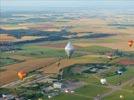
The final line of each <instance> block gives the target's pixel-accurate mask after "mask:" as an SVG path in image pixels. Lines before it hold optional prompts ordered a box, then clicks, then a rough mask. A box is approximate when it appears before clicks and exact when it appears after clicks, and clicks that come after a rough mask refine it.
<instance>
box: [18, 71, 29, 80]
mask: <svg viewBox="0 0 134 100" xmlns="http://www.w3.org/2000/svg"><path fill="white" fill-rule="evenodd" d="M26 75H27V74H26V72H25V71H19V72H18V77H19V79H21V80H23V79H24V78H25V77H26Z"/></svg>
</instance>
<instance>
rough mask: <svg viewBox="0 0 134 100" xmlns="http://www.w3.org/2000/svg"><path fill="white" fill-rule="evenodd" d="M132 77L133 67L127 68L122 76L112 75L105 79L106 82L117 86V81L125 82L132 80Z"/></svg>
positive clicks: (133, 73)
mask: <svg viewBox="0 0 134 100" xmlns="http://www.w3.org/2000/svg"><path fill="white" fill-rule="evenodd" d="M133 76H134V67H132V66H131V67H127V71H125V72H124V73H123V74H122V75H120V76H119V75H114V76H110V77H107V78H106V79H107V81H108V82H109V83H111V84H113V85H117V84H118V83H119V81H121V82H125V81H126V80H128V79H130V78H132V77H133Z"/></svg>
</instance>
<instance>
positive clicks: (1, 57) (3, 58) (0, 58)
mask: <svg viewBox="0 0 134 100" xmlns="http://www.w3.org/2000/svg"><path fill="white" fill-rule="evenodd" d="M18 62H21V61H19V60H17V59H12V58H10V54H8V53H1V52H0V67H3V66H6V65H10V64H14V63H18Z"/></svg>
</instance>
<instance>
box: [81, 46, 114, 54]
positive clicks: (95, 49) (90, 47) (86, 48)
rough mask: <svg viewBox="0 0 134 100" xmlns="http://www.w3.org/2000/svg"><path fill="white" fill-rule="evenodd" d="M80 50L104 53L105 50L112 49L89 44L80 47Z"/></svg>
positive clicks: (109, 50)
mask: <svg viewBox="0 0 134 100" xmlns="http://www.w3.org/2000/svg"><path fill="white" fill-rule="evenodd" d="M80 50H82V51H87V52H91V53H93V54H105V53H107V52H111V51H112V49H111V48H108V47H103V46H89V47H85V48H81V49H80Z"/></svg>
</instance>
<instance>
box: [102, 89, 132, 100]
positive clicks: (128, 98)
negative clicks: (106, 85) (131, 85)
mask: <svg viewBox="0 0 134 100" xmlns="http://www.w3.org/2000/svg"><path fill="white" fill-rule="evenodd" d="M120 95H123V96H124V99H120ZM103 100H134V92H126V91H117V92H114V93H113V94H111V95H110V96H107V97H105V98H104V99H103Z"/></svg>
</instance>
